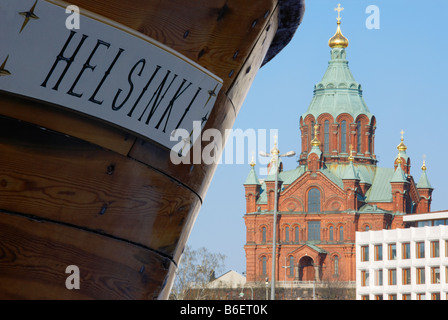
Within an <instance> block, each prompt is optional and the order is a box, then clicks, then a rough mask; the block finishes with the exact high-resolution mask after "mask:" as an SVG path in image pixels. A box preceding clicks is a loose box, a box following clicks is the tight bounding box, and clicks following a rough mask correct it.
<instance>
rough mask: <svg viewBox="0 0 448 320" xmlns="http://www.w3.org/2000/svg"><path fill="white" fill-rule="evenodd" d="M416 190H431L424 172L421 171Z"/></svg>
mask: <svg viewBox="0 0 448 320" xmlns="http://www.w3.org/2000/svg"><path fill="white" fill-rule="evenodd" d="M417 188H419V189H432V187H431V184H430V183H429V180H428V177H427V176H426V170H422V175H421V176H420V179H419V180H418V183H417Z"/></svg>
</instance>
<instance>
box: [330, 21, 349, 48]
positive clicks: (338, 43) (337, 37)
mask: <svg viewBox="0 0 448 320" xmlns="http://www.w3.org/2000/svg"><path fill="white" fill-rule="evenodd" d="M328 45H329V46H330V48H347V47H348V39H347V38H346V37H344V36H343V35H342V32H341V21H338V28H337V30H336V33H335V34H334V36H332V37H331V38H330V40H328Z"/></svg>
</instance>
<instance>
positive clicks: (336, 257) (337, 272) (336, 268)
mask: <svg viewBox="0 0 448 320" xmlns="http://www.w3.org/2000/svg"><path fill="white" fill-rule="evenodd" d="M333 272H334V273H333V274H334V275H335V276H337V275H339V257H338V256H334V270H333Z"/></svg>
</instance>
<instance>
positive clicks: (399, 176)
mask: <svg viewBox="0 0 448 320" xmlns="http://www.w3.org/2000/svg"><path fill="white" fill-rule="evenodd" d="M390 182H407V178H406V173H404V171H403V169H401V165H400V164H398V166H397V169H395V172H394V175H393V176H392V179H391V180H390Z"/></svg>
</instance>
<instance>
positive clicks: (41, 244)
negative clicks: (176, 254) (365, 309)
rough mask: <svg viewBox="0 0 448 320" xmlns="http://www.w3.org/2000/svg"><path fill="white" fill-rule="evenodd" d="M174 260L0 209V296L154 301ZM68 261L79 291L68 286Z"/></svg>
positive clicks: (103, 237) (106, 238) (132, 246)
mask: <svg viewBox="0 0 448 320" xmlns="http://www.w3.org/2000/svg"><path fill="white" fill-rule="evenodd" d="M171 263H172V262H171V261H170V260H169V259H168V258H165V257H163V256H160V255H158V254H156V253H154V252H153V251H151V250H148V249H145V248H142V247H139V246H136V245H134V244H130V243H126V242H124V241H120V240H116V239H112V238H109V237H105V236H102V235H99V234H95V233H92V232H87V231H84V230H80V229H77V228H72V227H68V226H64V225H61V224H55V223H51V222H45V221H37V220H32V219H27V218H24V217H21V216H17V215H12V214H8V213H5V212H0V299H155V298H157V293H158V292H160V291H161V290H162V288H163V282H164V279H165V278H166V277H167V275H168V269H169V267H170V264H171ZM69 265H76V266H77V267H78V268H79V271H80V289H72V290H69V289H67V287H66V285H65V281H66V279H67V277H68V276H70V273H65V272H66V268H67V266H69Z"/></svg>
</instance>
